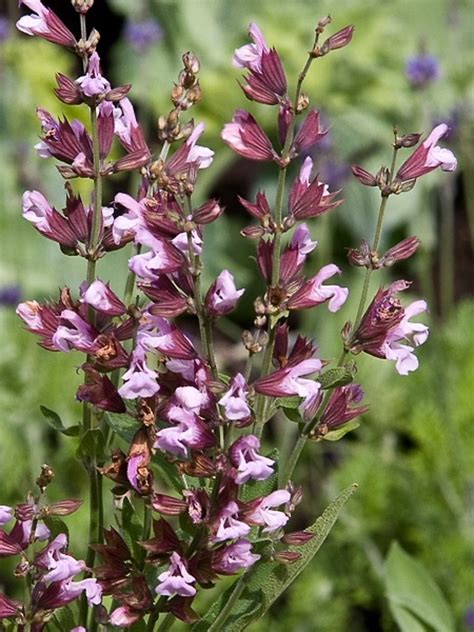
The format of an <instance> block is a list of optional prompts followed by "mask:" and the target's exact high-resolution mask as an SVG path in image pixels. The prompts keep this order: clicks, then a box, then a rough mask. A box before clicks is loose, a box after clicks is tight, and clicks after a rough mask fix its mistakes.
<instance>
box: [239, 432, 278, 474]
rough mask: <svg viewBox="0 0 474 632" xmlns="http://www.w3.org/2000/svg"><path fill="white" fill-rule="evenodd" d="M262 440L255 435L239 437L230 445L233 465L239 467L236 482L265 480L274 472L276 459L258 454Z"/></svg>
mask: <svg viewBox="0 0 474 632" xmlns="http://www.w3.org/2000/svg"><path fill="white" fill-rule="evenodd" d="M258 450H260V440H259V439H258V437H256V436H254V435H247V436H245V437H241V438H240V439H237V441H236V442H235V443H234V444H233V445H232V446H231V447H230V449H229V455H230V460H231V462H232V465H233V466H234V467H235V468H236V469H237V474H236V476H235V482H236V483H237V485H243V484H244V483H246V482H247V481H248V480H250V479H253V480H256V481H263V480H265V479H266V478H268V477H269V476H271V475H272V474H273V466H274V464H275V461H273V460H272V459H269V458H267V457H266V456H261V455H260V454H258Z"/></svg>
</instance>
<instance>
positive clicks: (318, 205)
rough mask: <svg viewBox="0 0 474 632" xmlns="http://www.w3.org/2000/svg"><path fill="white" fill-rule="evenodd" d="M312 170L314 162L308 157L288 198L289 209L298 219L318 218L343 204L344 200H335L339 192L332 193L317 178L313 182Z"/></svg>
mask: <svg viewBox="0 0 474 632" xmlns="http://www.w3.org/2000/svg"><path fill="white" fill-rule="evenodd" d="M312 170H313V161H312V160H311V158H310V157H309V156H308V157H307V158H306V159H305V161H304V162H303V165H302V166H301V170H300V173H299V175H298V177H297V178H296V180H295V181H294V183H293V185H292V187H291V190H290V194H289V196H288V209H289V211H290V213H291V214H292V215H293V217H295V218H296V219H306V218H309V217H317V216H318V215H322V214H323V213H327V211H330V210H331V209H333V208H336V207H337V206H339V205H340V204H342V200H334V198H335V197H336V195H337V194H338V191H336V192H335V193H330V192H329V189H328V185H327V184H324V182H320V181H319V180H318V178H317V177H315V178H313V179H312V180H311V172H312Z"/></svg>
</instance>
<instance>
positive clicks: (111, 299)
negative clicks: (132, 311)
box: [81, 279, 126, 316]
mask: <svg viewBox="0 0 474 632" xmlns="http://www.w3.org/2000/svg"><path fill="white" fill-rule="evenodd" d="M81 300H82V302H84V303H87V304H88V305H91V306H92V307H93V308H94V309H96V310H98V311H99V312H102V313H104V314H107V315H108V316H123V314H125V312H126V307H125V305H124V304H123V303H122V301H121V300H120V299H119V298H118V296H117V295H116V294H115V292H113V291H112V290H111V289H110V287H109V285H108V284H105V283H104V282H103V281H100V280H99V279H97V280H95V281H93V282H92V283H91V284H90V285H89V287H88V288H87V289H86V290H85V291H84V293H83V295H82V298H81Z"/></svg>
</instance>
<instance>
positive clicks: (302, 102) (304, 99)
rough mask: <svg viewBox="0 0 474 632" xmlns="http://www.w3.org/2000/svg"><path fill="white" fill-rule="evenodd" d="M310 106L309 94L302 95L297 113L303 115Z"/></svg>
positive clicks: (297, 105)
mask: <svg viewBox="0 0 474 632" xmlns="http://www.w3.org/2000/svg"><path fill="white" fill-rule="evenodd" d="M308 106H309V97H308V95H307V94H304V93H302V94H300V96H299V97H298V103H297V104H296V113H297V114H301V112H304V111H305V110H306V109H307V108H308Z"/></svg>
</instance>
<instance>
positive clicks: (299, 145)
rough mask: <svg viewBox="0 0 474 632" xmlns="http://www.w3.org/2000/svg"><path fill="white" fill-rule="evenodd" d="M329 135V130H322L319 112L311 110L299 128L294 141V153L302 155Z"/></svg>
mask: <svg viewBox="0 0 474 632" xmlns="http://www.w3.org/2000/svg"><path fill="white" fill-rule="evenodd" d="M327 133H328V130H327V129H324V130H323V129H322V127H321V121H320V117H319V112H317V111H316V110H311V111H310V112H309V113H308V116H307V117H306V119H305V120H304V123H303V124H302V125H301V127H300V128H299V130H298V132H297V134H296V136H295V140H294V141H293V152H294V153H295V154H300V153H302V152H304V151H306V150H308V149H310V148H311V147H312V146H313V145H315V144H316V143H318V142H319V141H320V140H322V139H323V138H324V136H326V134H327Z"/></svg>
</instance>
